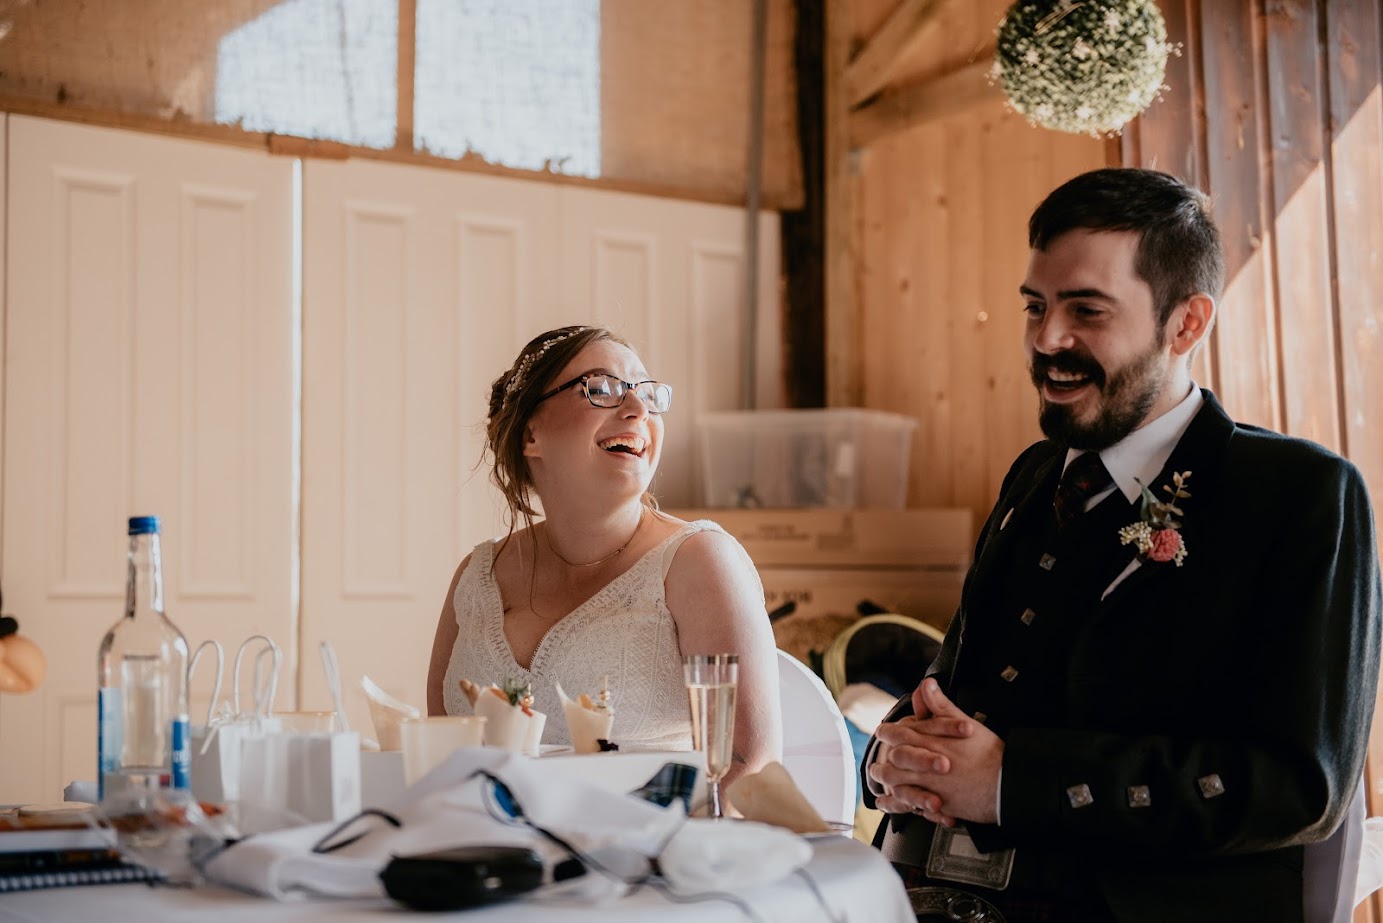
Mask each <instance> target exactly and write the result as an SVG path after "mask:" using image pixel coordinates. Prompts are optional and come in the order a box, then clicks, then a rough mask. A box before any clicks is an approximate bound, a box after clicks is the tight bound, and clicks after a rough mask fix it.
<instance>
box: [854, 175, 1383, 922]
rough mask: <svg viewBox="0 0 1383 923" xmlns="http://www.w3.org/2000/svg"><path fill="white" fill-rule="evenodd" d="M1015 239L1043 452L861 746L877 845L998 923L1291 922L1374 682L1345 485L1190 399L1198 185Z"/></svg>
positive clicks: (1067, 213) (1017, 481)
mask: <svg viewBox="0 0 1383 923" xmlns="http://www.w3.org/2000/svg"><path fill="white" fill-rule="evenodd" d="M1028 241H1029V246H1030V247H1031V257H1030V261H1029V264H1028V272H1027V277H1026V278H1025V279H1024V281H1023V284H1022V286H1021V288H1020V291H1021V293H1022V297H1023V299H1024V303H1025V305H1026V312H1027V330H1026V333H1025V336H1024V345H1025V347H1026V351H1027V356H1028V364H1029V367H1030V370H1031V374H1032V379H1033V383H1034V385H1035V386H1036V387H1037V391H1038V395H1039V404H1040V414H1041V416H1040V421H1041V425H1042V430H1043V432H1044V433H1045V434H1046V435H1047V437H1048V438H1047V440H1046V441H1043V442H1040V443H1037V444H1036V445H1034V446H1032V447H1031V448H1029V449H1028V450H1027V451H1025V452H1024V453H1023V454H1022V455H1021V456H1019V458H1018V459H1017V461H1015V462H1014V464H1013V467H1012V468H1011V469H1010V471H1009V473H1008V476H1007V477H1006V478H1005V480H1004V483H1003V486H1002V488H1001V491H1000V495H999V502H998V504H997V505H996V506H995V507H994V510H993V512H992V513H991V514H990V516H989V519H988V521H987V522H986V523H985V525H984V528H983V530H982V531H981V534H980V539H979V542H978V544H977V546H976V549H975V563H974V565H973V567H972V568H971V571H970V573H969V575H968V577H967V579H966V583H965V590H964V593H963V596H962V600H961V604H960V608H959V609H958V611H957V612H956V615H955V618H954V620H953V621H952V623H951V626H950V630H949V631H948V633H947V636H946V643H945V645H944V646H943V648H942V650H941V653H940V654H939V655H938V657H937V659H936V661H935V662H934V663H933V664H932V666H931V668H930V669H929V671H928V675H927V678H926V679H924V680H923V682H922V684H921V685H920V686H919V687H918V688H917V690H916V691H915V692H914V693H912V695H911V697H910V698H909V699H904V700H902V701H900V702H899V704H898V706H897V707H896V708H895V709H894V711H893V713H892V714H890V716H889V718H888V719H887V720H886V721H885V723H884V724H882V725H881V726H880V727H879V729H878V731H877V733H876V735H875V738H874V739H873V740H872V741H871V743H870V750H869V752H868V754H867V756H866V759H865V770H864V781H865V784H866V787H867V789H868V791H867V793H866V795H865V800H866V802H870V803H874V802H876V803H877V806H878V807H879V808H880V809H881V810H883V811H884V812H886V814H887V815H888V816H887V817H885V819H884V823H883V824H882V825H881V827H880V829H879V834H878V836H877V837H876V844H877V845H879V846H880V847H881V849H882V850H883V851H884V854H885V855H886V856H887V857H888V858H890V859H891V860H893V861H894V862H895V863H896V864H897V865H898V867H899V869H900V871H902V872H903V874H904V877H905V879H907V880H908V883H909V885H910V886H917V887H928V888H935V889H948V890H935V891H928V892H925V893H926V894H927V895H929V896H935V899H936V900H937V901H940V902H943V903H944V901H948V900H951V901H955V900H959V901H969V902H970V903H969V904H968V905H964V906H973V905H975V904H976V903H977V902H976V901H975V898H976V897H978V898H980V899H982V900H983V901H987V902H988V903H990V904H992V905H994V907H996V908H997V909H998V910H999V912H1001V913H1002V914H1004V916H1005V917H1006V918H1007V920H1008V921H1009V923H1020V921H1025V920H1051V921H1062V923H1075V921H1086V920H1090V921H1109V920H1117V921H1149V923H1153V921H1156V923H1163V921H1167V920H1174V921H1177V923H1191V921H1199V920H1206V921H1210V920H1214V921H1223V920H1255V921H1260V920H1261V921H1268V920H1272V921H1278V920H1283V921H1294V920H1300V919H1301V918H1302V905H1303V875H1302V865H1303V855H1304V849H1303V847H1304V845H1305V844H1310V843H1314V842H1318V841H1321V840H1323V839H1325V838H1326V837H1328V836H1329V835H1330V834H1331V833H1332V832H1333V831H1334V830H1335V829H1336V827H1337V826H1338V825H1339V824H1340V822H1341V819H1342V817H1343V816H1344V813H1345V811H1346V809H1347V808H1348V807H1349V805H1350V802H1351V799H1352V798H1353V797H1354V796H1355V793H1356V788H1357V786H1358V784H1359V779H1360V775H1361V773H1362V772H1363V769H1364V755H1365V746H1366V744H1367V738H1368V731H1369V723H1370V720H1371V716H1372V713H1373V703H1374V694H1375V686H1376V683H1377V679H1378V669H1379V630H1380V599H1379V574H1378V559H1377V546H1376V539H1375V534H1374V525H1373V519H1372V514H1371V512H1370V508H1369V500H1368V495H1367V492H1366V489H1365V486H1364V482H1363V480H1362V478H1361V477H1360V474H1359V472H1358V470H1357V469H1356V468H1355V467H1354V466H1353V465H1351V464H1350V463H1349V462H1347V461H1345V460H1344V459H1342V458H1340V457H1338V456H1336V455H1334V454H1332V453H1331V452H1329V451H1327V450H1325V449H1323V448H1321V447H1320V446H1318V445H1315V444H1313V443H1310V442H1306V441H1303V440H1300V439H1292V438H1288V437H1286V436H1281V435H1278V434H1276V433H1272V432H1268V431H1266V430H1262V429H1259V428H1256V427H1252V426H1245V425H1241V424H1236V423H1234V422H1233V421H1232V420H1230V418H1229V417H1228V416H1227V415H1226V414H1225V411H1224V409H1223V408H1222V407H1221V406H1220V404H1219V402H1218V401H1217V400H1216V399H1215V396H1214V395H1213V394H1211V393H1210V392H1209V391H1205V390H1202V389H1200V388H1198V387H1196V385H1195V384H1194V383H1193V382H1192V380H1191V371H1190V363H1191V357H1192V355H1193V354H1194V352H1195V351H1196V349H1197V348H1199V347H1200V346H1201V345H1202V344H1203V343H1204V341H1205V338H1206V335H1207V334H1208V333H1209V331H1210V328H1211V325H1212V323H1213V322H1214V319H1215V310H1216V305H1215V299H1216V298H1217V297H1218V296H1219V293H1220V290H1221V288H1222V286H1223V281H1224V264H1223V255H1222V249H1221V245H1220V238H1219V233H1218V231H1217V230H1216V228H1215V225H1214V223H1213V221H1212V220H1211V218H1210V215H1209V211H1208V204H1207V201H1206V199H1205V197H1204V196H1203V195H1202V194H1201V193H1200V192H1198V191H1197V190H1195V189H1192V188H1190V187H1188V186H1186V185H1183V184H1182V183H1181V182H1179V181H1178V180H1176V179H1174V178H1172V177H1170V176H1167V175H1165V174H1162V173H1155V172H1152V171H1147V170H1134V169H1107V170H1096V171H1094V172H1091V173H1086V174H1084V175H1082V176H1078V177H1076V178H1075V179H1073V180H1071V181H1070V182H1068V183H1066V184H1065V185H1063V186H1061V187H1060V188H1058V189H1057V190H1056V191H1054V192H1052V193H1051V194H1050V195H1049V196H1048V197H1047V199H1046V200H1045V201H1044V202H1043V203H1042V204H1041V205H1039V206H1038V208H1037V210H1036V211H1035V212H1034V213H1033V215H1032V218H1031V220H1030V222H1029V231H1028ZM1350 886H1352V879H1350V880H1349V882H1348V883H1347V885H1346V887H1350ZM936 906H938V907H940V906H942V904H941V903H938V904H936ZM953 906H956V907H961V906H963V905H961V904H956V905H953Z"/></svg>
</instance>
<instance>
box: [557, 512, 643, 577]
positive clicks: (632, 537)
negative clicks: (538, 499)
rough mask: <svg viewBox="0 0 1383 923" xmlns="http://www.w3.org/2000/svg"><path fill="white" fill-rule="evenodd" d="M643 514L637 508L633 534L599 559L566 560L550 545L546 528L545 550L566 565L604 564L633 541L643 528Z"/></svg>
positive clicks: (590, 565)
mask: <svg viewBox="0 0 1383 923" xmlns="http://www.w3.org/2000/svg"><path fill="white" fill-rule="evenodd" d="M643 514H644V511H643V510H642V509H640V510H639V523H638V525H636V526H634V532H633V534H631V535H630V536H629V539H628V541H626V542H625V543H624V544H623V545H620V546H619V547H618V548H616V549H615V550H614V551H612V552H610V553H609V554H607V555H606V556H605V557H603V558H600V559H598V560H595V561H587V562H585V563H584V564H578V563H576V562H575V561H568V560H567V559H566V558H564V557H562V552H560V551H558V550H557V549H556V548H554V547H553V546H552V536H551V535H549V534H548V530H547V529H543V540H544V541H545V542H547V550H548V551H551V552H552V553H553V554H554V555H555V556H556V557H557V560H559V561H561V562H562V563H563V564H565V565H567V566H568V567H595V566H596V565H597V564H604V563H605V562H606V561H608V560H610V559H611V558H613V557H617V556H618V555H619V553H620V552H621V551H623V550H624V549H626V548H628V547H629V546H630V545H631V544H632V543H633V541H634V539H635V538H637V537H638V534H639V530H640V529H642V528H643V520H644V515H643Z"/></svg>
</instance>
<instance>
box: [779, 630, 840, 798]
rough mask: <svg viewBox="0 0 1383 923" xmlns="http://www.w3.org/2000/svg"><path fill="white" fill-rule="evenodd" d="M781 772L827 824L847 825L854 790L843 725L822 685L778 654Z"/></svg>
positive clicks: (800, 665) (785, 655) (803, 667)
mask: <svg viewBox="0 0 1383 923" xmlns="http://www.w3.org/2000/svg"><path fill="white" fill-rule="evenodd" d="M778 690H779V693H780V695H781V697H782V703H783V766H784V768H786V769H787V771H788V773H789V774H790V775H791V776H792V779H793V781H794V782H796V783H797V787H798V788H800V789H801V790H802V794H804V795H806V796H807V801H809V802H811V805H812V807H814V808H816V811H817V813H818V814H820V815H821V816H822V818H823V819H825V820H827V821H835V822H840V823H846V824H849V823H852V822H853V821H854V817H855V804H856V801H857V800H858V797H859V795H858V789H857V784H856V778H855V754H854V751H853V750H852V749H851V748H850V735H849V732H847V731H846V729H845V719H844V718H842V717H841V714H840V709H839V708H837V707H836V701H835V699H834V698H833V697H832V696H831V692H830V690H829V689H827V688H826V684H825V683H823V682H822V681H821V679H820V678H819V677H818V676H817V675H816V674H815V673H813V672H812V671H811V670H809V669H808V668H807V666H806V665H805V664H803V663H802V661H800V660H798V659H797V658H796V657H793V656H792V655H791V654H789V653H787V652H786V651H781V650H780V651H779V652H778Z"/></svg>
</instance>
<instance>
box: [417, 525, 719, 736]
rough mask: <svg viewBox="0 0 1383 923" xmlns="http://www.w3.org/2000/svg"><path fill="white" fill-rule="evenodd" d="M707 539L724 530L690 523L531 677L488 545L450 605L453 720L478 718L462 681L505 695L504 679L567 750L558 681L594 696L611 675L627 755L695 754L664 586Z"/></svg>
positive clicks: (553, 640)
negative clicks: (692, 544)
mask: <svg viewBox="0 0 1383 923" xmlns="http://www.w3.org/2000/svg"><path fill="white" fill-rule="evenodd" d="M706 530H713V531H716V532H722V533H723V531H724V530H722V529H721V528H720V527H719V526H717V525H716V524H715V523H713V522H710V521H709V520H700V521H697V522H692V523H688V524H687V525H685V526H683V527H682V528H681V529H679V530H678V531H677V532H675V533H673V534H672V535H671V536H669V537H668V538H667V539H666V540H664V541H663V542H662V543H661V544H659V545H658V546H656V547H655V548H652V549H650V550H649V551H648V552H647V553H645V554H644V556H643V557H641V558H640V559H639V560H638V561H637V562H636V563H635V564H634V566H633V567H631V568H629V570H627V571H625V572H624V573H623V574H620V575H619V576H618V577H616V578H615V579H614V580H611V581H610V582H609V583H608V584H606V585H605V587H604V588H603V589H602V590H600V592H598V593H596V594H595V595H594V596H592V597H591V598H590V599H588V600H586V602H584V603H582V604H581V605H580V606H579V607H577V608H576V609H575V610H573V611H572V612H571V613H570V614H568V615H567V616H566V617H565V618H563V619H562V620H560V621H559V622H557V623H556V624H555V625H553V626H552V628H551V629H550V630H549V631H548V633H547V634H546V635H544V636H543V639H542V641H540V642H539V644H538V648H537V650H536V651H534V653H533V662H532V663H531V664H530V668H529V669H524V668H523V667H521V666H519V664H518V662H517V661H515V660H514V654H513V651H512V650H511V649H510V647H509V642H508V640H507V639H506V638H505V637H504V603H503V601H502V600H501V598H500V593H499V587H498V586H497V585H496V583H495V581H494V579H493V577H492V576H491V573H490V564H491V561H492V560H493V555H494V551H495V547H496V546H495V542H494V541H485V542H481V543H480V544H479V545H477V546H476V547H475V550H474V551H473V552H472V553H471V561H470V564H468V565H467V566H466V570H465V572H464V573H463V574H462V575H461V579H460V580H459V581H457V584H456V595H455V596H454V597H453V599H452V605H453V607H454V609H455V612H456V624H457V627H458V629H459V633H458V634H457V637H456V644H455V646H454V647H453V648H452V651H451V661H450V662H449V663H448V665H447V674H446V679H445V680H444V681H443V683H442V699H443V702H444V704H445V705H446V709H447V714H449V715H468V714H471V704H470V702H468V701H467V700H466V697H465V696H464V695H463V694H462V693H461V688H460V685H459V683H458V681H459V680H462V679H469V680H472V681H474V682H478V683H480V684H481V685H484V684H486V683H495V684H496V685H500V686H502V685H504V681H505V680H506V679H512V680H516V681H519V682H530V683H532V686H533V699H534V707H535V708H536V709H537V710H538V711H540V712H543V713H544V714H546V715H547V725H546V726H545V728H544V730H543V743H545V744H570V743H571V736H570V734H569V732H568V730H567V721H566V718H565V716H564V715H563V714H562V706H561V703H560V702H559V701H558V699H557V692H556V689H555V688H554V685H553V684H554V683H555V682H560V683H561V684H562V688H563V689H564V690H565V691H566V693H567V694H568V695H570V696H576V695H577V694H579V693H582V692H589V693H591V694H592V695H594V694H595V692H596V691H597V690H598V689H599V688H600V683H601V678H602V677H603V676H605V675H606V674H609V676H610V691H611V698H612V703H613V705H614V707H615V722H614V727H613V729H612V731H611V736H612V737H613V739H614V741H615V743H617V744H619V746H620V748H621V749H624V750H690V749H691V717H690V713H689V711H688V706H687V692H686V687H685V686H684V685H683V682H682V655H681V651H680V650H679V648H678V646H677V626H676V624H675V623H674V622H673V620H672V614H671V613H670V612H669V611H668V607H667V598H666V594H665V592H664V586H663V581H664V578H665V577H666V575H667V571H668V568H669V567H671V566H672V558H673V555H675V554H676V553H677V549H678V547H680V546H681V544H682V542H683V541H685V540H686V539H687V538H689V537H691V536H692V535H695V534H696V533H697V532H702V531H706Z"/></svg>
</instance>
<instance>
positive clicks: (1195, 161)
mask: <svg viewBox="0 0 1383 923" xmlns="http://www.w3.org/2000/svg"><path fill="white" fill-rule="evenodd" d="M1161 6H1162V9H1163V12H1164V15H1165V16H1166V19H1167V24H1168V32H1169V35H1170V37H1171V38H1172V39H1173V40H1174V41H1180V42H1182V43H1183V44H1184V49H1185V50H1184V54H1183V56H1182V57H1181V58H1179V59H1175V58H1174V59H1173V60H1172V63H1171V66H1170V67H1169V70H1168V75H1167V84H1168V86H1169V91H1168V94H1167V97H1166V98H1165V99H1164V100H1163V101H1162V102H1160V103H1158V104H1156V105H1154V106H1153V107H1152V108H1151V109H1150V110H1149V111H1148V112H1147V113H1146V114H1145V115H1144V116H1143V117H1142V118H1141V119H1140V120H1139V124H1138V125H1137V127H1136V131H1133V132H1129V133H1126V134H1125V136H1124V140H1123V156H1124V159H1125V161H1126V162H1127V163H1130V164H1138V165H1142V166H1149V167H1156V168H1158V169H1165V170H1168V171H1169V172H1172V173H1176V174H1178V175H1180V176H1182V177H1183V178H1186V179H1189V180H1192V181H1194V182H1196V183H1197V184H1198V185H1201V186H1202V188H1204V189H1206V191H1207V192H1209V193H1210V195H1211V197H1212V198H1213V200H1214V203H1215V209H1216V216H1217V218H1218V219H1219V222H1220V226H1221V229H1222V230H1223V231H1224V234H1225V243H1226V251H1227V256H1228V267H1227V269H1228V285H1227V291H1226V294H1225V297H1224V299H1223V302H1222V304H1221V306H1220V316H1219V321H1218V326H1217V329H1216V331H1215V335H1214V339H1213V342H1212V344H1211V347H1210V349H1209V350H1208V351H1207V352H1208V356H1207V358H1208V360H1209V362H1208V366H1210V367H1213V368H1214V370H1215V373H1214V374H1209V375H1205V374H1202V375H1201V378H1202V380H1204V381H1208V382H1210V383H1211V385H1212V387H1214V388H1216V390H1217V391H1218V392H1219V394H1220V397H1221V398H1222V399H1223V400H1224V403H1225V406H1226V407H1227V408H1229V410H1230V412H1231V413H1232V414H1233V415H1234V416H1235V417H1236V418H1238V419H1240V420H1243V421H1245V422H1249V423H1258V424H1261V425H1264V426H1268V427H1271V428H1273V429H1277V430H1280V431H1282V432H1286V433H1289V434H1291V435H1295V436H1302V437H1305V438H1308V439H1312V440H1315V441H1316V442H1319V443H1321V444H1323V445H1325V446H1328V447H1329V448H1332V449H1334V450H1336V451H1339V452H1341V453H1342V454H1344V455H1345V456H1347V457H1348V458H1350V459H1351V460H1352V461H1354V463H1355V464H1357V465H1358V466H1359V468H1360V470H1361V471H1362V472H1363V474H1364V477H1365V479H1366V480H1367V481H1368V483H1369V486H1370V490H1371V493H1372V497H1373V505H1374V511H1375V518H1377V514H1378V511H1379V508H1380V507H1383V429H1380V422H1383V103H1380V95H1381V94H1383V89H1381V88H1380V83H1383V63H1381V62H1380V43H1381V42H1383V30H1381V29H1380V16H1381V15H1383V14H1381V13H1380V9H1381V8H1383V2H1381V0H1214V2H1212V0H1163V2H1162V4H1161ZM1369 763H1370V765H1369V772H1368V781H1369V785H1368V795H1369V809H1370V810H1369V813H1370V814H1375V815H1376V814H1379V813H1383V733H1380V722H1379V721H1378V720H1377V719H1376V720H1375V723H1374V735H1373V743H1372V746H1371V754H1370V760H1369ZM1355 920H1356V921H1358V923H1365V921H1369V923H1374V921H1378V920H1383V904H1380V903H1379V896H1378V895H1377V894H1375V895H1374V896H1373V897H1372V898H1370V899H1369V900H1368V901H1366V902H1365V903H1364V904H1363V905H1361V906H1360V908H1359V909H1358V910H1357V911H1356V914H1355Z"/></svg>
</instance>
